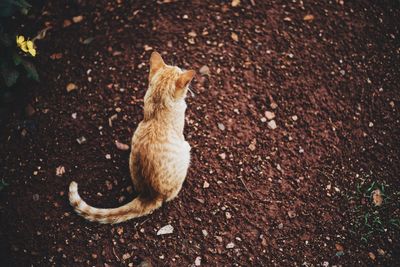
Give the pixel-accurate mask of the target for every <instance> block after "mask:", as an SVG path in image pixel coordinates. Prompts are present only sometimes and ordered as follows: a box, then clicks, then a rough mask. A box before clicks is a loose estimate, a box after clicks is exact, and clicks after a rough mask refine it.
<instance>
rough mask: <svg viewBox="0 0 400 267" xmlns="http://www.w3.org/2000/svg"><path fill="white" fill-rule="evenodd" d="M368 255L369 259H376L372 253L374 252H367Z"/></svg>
mask: <svg viewBox="0 0 400 267" xmlns="http://www.w3.org/2000/svg"><path fill="white" fill-rule="evenodd" d="M368 256H369V257H370V259H371V260H373V261H374V260H375V259H376V256H375V254H374V253H372V252H369V253H368Z"/></svg>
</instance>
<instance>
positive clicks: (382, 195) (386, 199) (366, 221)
mask: <svg viewBox="0 0 400 267" xmlns="http://www.w3.org/2000/svg"><path fill="white" fill-rule="evenodd" d="M387 191H388V186H386V185H385V184H383V183H379V182H375V181H374V182H371V183H369V184H366V183H362V184H357V185H356V190H355V195H354V196H352V197H350V198H349V200H354V201H355V202H356V203H357V205H355V207H354V208H353V209H352V210H351V212H350V214H352V217H353V229H352V230H351V232H352V234H354V235H356V236H358V238H360V240H361V241H363V242H364V243H368V242H369V241H370V239H371V238H373V237H377V236H382V235H385V234H387V232H388V231H399V230H400V217H399V214H396V210H397V209H398V208H397V207H398V205H399V203H400V192H398V191H397V192H391V193H388V192H387Z"/></svg>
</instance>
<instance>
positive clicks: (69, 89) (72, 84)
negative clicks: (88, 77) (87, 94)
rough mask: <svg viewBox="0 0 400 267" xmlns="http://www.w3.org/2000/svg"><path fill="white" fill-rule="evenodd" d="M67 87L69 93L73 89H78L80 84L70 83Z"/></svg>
mask: <svg viewBox="0 0 400 267" xmlns="http://www.w3.org/2000/svg"><path fill="white" fill-rule="evenodd" d="M66 89H67V92H68V93H69V92H71V91H73V90H76V89H78V86H77V85H76V84H74V83H69V84H67V87H66Z"/></svg>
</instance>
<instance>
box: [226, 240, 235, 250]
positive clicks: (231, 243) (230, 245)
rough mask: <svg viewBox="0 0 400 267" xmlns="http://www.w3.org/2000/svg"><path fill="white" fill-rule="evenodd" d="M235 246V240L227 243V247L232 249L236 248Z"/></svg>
mask: <svg viewBox="0 0 400 267" xmlns="http://www.w3.org/2000/svg"><path fill="white" fill-rule="evenodd" d="M234 247H235V243H233V242H230V243H228V244H227V245H226V248H227V249H231V248H234Z"/></svg>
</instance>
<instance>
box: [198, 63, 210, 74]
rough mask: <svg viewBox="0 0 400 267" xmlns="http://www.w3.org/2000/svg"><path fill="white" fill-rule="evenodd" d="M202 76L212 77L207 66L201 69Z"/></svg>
mask: <svg viewBox="0 0 400 267" xmlns="http://www.w3.org/2000/svg"><path fill="white" fill-rule="evenodd" d="M199 72H200V74H201V75H207V76H210V68H209V67H208V66H206V65H204V66H203V67H201V68H200V70H199Z"/></svg>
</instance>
